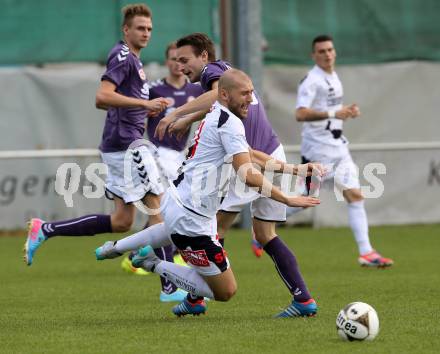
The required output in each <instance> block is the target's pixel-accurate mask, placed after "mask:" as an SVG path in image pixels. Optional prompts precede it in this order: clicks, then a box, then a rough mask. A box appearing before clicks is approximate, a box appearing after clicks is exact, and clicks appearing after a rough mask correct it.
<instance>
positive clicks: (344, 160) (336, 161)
mask: <svg viewBox="0 0 440 354" xmlns="http://www.w3.org/2000/svg"><path fill="white" fill-rule="evenodd" d="M302 155H303V158H305V159H306V160H307V161H313V162H320V163H321V164H323V165H324V167H326V169H327V174H326V175H325V176H324V178H323V181H327V180H330V179H334V183H335V186H336V187H338V188H339V189H340V190H346V189H359V188H360V182H359V169H358V167H357V166H356V164H355V163H354V162H353V159H352V158H351V155H350V151H349V150H348V147H347V145H342V146H335V147H332V146H328V147H325V149H324V148H323V149H319V151H316V152H314V153H312V154H311V153H310V152H308V153H305V154H304V153H303V154H302Z"/></svg>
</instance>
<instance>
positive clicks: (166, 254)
mask: <svg viewBox="0 0 440 354" xmlns="http://www.w3.org/2000/svg"><path fill="white" fill-rule="evenodd" d="M154 253H156V256H158V257H159V258H160V259H162V260H164V261H167V262H173V246H171V245H169V246H166V247H161V248H155V249H154ZM160 282H161V283H162V291H163V292H164V293H165V294H171V293H173V292H175V291H176V290H177V287H176V286H175V285H174V284H173V283H171V282H170V281H168V280H166V279H165V278H164V277H160Z"/></svg>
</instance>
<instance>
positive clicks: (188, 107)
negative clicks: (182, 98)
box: [154, 81, 218, 140]
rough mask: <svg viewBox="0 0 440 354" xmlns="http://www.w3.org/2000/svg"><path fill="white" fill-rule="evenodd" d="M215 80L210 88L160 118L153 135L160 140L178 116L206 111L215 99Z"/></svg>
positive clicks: (216, 93)
mask: <svg viewBox="0 0 440 354" xmlns="http://www.w3.org/2000/svg"><path fill="white" fill-rule="evenodd" d="M217 95H218V92H217V81H216V82H215V83H214V84H213V85H212V89H211V90H210V91H208V92H205V93H204V94H202V95H200V96H199V97H197V98H196V99H194V100H192V101H190V102H187V103H185V104H184V105H182V106H180V107H178V108H177V109H175V110H174V111H172V112H171V113H170V114H168V115H167V116H165V117H164V118H162V119H161V121H160V122H159V124H158V125H157V127H156V131H155V132H154V136H155V137H157V138H158V139H159V140H162V139H163V137H164V136H165V133H166V131H167V128H168V126H169V125H170V124H171V123H173V122H174V121H175V120H176V119H178V118H179V117H183V116H185V115H187V114H192V113H196V112H200V111H208V110H209V109H210V108H211V106H212V105H213V104H214V102H215V100H216V99H217Z"/></svg>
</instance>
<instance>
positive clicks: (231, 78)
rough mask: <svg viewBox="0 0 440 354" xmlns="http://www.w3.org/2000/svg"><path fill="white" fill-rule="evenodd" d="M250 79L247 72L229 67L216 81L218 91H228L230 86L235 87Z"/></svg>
mask: <svg viewBox="0 0 440 354" xmlns="http://www.w3.org/2000/svg"><path fill="white" fill-rule="evenodd" d="M250 81H251V79H250V78H249V76H247V74H246V73H245V72H243V71H241V70H238V69H229V70H226V71H225V73H224V74H223V75H222V76H221V77H220V80H219V81H218V89H219V92H220V90H221V89H224V90H226V91H230V90H231V88H234V87H237V86H238V85H239V84H240V83H242V82H250Z"/></svg>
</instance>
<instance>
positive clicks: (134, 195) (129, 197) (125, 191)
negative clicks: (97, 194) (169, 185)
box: [101, 146, 164, 203]
mask: <svg viewBox="0 0 440 354" xmlns="http://www.w3.org/2000/svg"><path fill="white" fill-rule="evenodd" d="M101 157H102V161H103V162H104V163H105V164H106V165H107V167H108V174H107V179H106V183H105V187H106V190H107V191H109V192H110V193H111V194H113V195H115V196H117V197H119V198H121V199H123V200H124V202H125V203H132V202H136V201H138V200H141V199H143V198H144V197H145V195H146V194H147V193H153V194H155V195H160V194H162V193H163V192H164V188H163V186H162V183H161V180H160V174H159V170H158V168H157V165H156V162H155V160H154V158H153V155H152V153H151V152H150V150H149V149H148V148H147V147H146V146H139V147H137V148H135V149H128V150H127V151H118V152H103V153H101Z"/></svg>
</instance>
